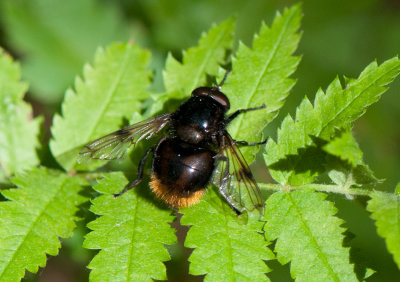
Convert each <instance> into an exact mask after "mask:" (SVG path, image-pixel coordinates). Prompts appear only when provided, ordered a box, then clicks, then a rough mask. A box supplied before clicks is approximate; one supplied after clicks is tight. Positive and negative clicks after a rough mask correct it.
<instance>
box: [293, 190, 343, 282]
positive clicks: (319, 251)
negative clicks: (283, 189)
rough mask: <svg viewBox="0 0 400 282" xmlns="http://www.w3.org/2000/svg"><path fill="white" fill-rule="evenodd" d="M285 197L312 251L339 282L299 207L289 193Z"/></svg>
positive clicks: (338, 281)
mask: <svg viewBox="0 0 400 282" xmlns="http://www.w3.org/2000/svg"><path fill="white" fill-rule="evenodd" d="M286 196H287V197H288V198H289V200H290V202H291V204H292V206H293V207H294V209H295V211H296V215H297V217H298V219H299V221H300V224H301V225H302V226H303V230H304V231H305V233H306V235H307V236H308V237H309V238H310V242H311V245H312V246H313V247H314V249H315V250H316V253H317V256H318V257H319V258H320V260H321V261H322V262H323V264H324V265H325V266H326V268H327V269H328V271H329V272H330V273H331V276H332V277H333V279H334V280H335V281H337V282H340V279H339V277H338V276H337V274H336V273H335V272H334V270H333V269H332V267H331V266H330V264H329V261H328V258H327V257H326V256H325V254H324V252H323V251H322V250H321V249H320V247H319V245H318V243H317V241H316V239H315V238H314V236H313V234H312V231H311V230H310V228H309V227H308V224H307V222H305V220H304V219H303V215H302V213H301V210H300V207H299V206H297V204H296V202H295V200H294V199H293V197H292V195H291V193H290V192H289V193H288V192H287V193H286Z"/></svg>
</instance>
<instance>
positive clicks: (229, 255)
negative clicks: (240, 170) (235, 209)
mask: <svg viewBox="0 0 400 282" xmlns="http://www.w3.org/2000/svg"><path fill="white" fill-rule="evenodd" d="M220 203H221V208H222V211H223V215H224V220H223V222H224V228H225V234H226V242H227V245H228V260H229V261H228V263H229V268H230V270H231V271H230V276H231V281H232V282H235V281H236V280H235V276H234V264H233V254H232V242H231V237H230V229H229V226H228V221H229V220H230V219H229V218H228V216H227V211H226V204H225V203H224V202H223V201H222V200H220Z"/></svg>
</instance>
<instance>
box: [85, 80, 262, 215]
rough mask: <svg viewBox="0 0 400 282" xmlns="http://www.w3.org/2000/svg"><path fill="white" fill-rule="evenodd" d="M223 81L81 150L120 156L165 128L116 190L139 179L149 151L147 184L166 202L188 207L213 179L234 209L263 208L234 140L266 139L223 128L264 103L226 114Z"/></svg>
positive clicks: (91, 154)
mask: <svg viewBox="0 0 400 282" xmlns="http://www.w3.org/2000/svg"><path fill="white" fill-rule="evenodd" d="M225 78H226V76H225ZM225 78H224V80H225ZM222 83H223V82H222ZM222 83H221V84H220V85H218V86H213V87H199V88H196V89H195V90H193V92H192V94H191V97H190V98H189V99H188V100H186V101H185V102H184V103H183V104H182V105H181V106H180V107H179V108H178V110H176V111H175V112H173V113H167V114H162V115H159V116H156V117H152V118H149V119H146V120H144V121H142V122H139V123H135V124H133V125H130V126H127V127H124V128H122V129H119V130H117V131H115V132H113V133H110V134H108V135H106V136H104V137H101V138H99V139H97V140H95V141H93V142H90V143H89V144H87V145H86V146H85V147H84V148H83V149H82V150H81V151H80V154H81V155H83V156H85V157H90V158H93V159H101V160H113V159H119V158H122V157H124V155H125V153H126V151H127V149H128V147H130V146H131V145H132V144H133V145H136V144H137V143H138V142H140V141H142V140H144V139H150V138H152V137H154V136H155V135H157V133H159V132H160V131H161V130H162V129H163V128H167V130H166V134H164V136H163V137H161V138H160V140H159V142H158V143H157V145H156V146H154V147H151V148H150V149H148V150H147V151H146V153H145V154H144V156H143V158H142V159H141V161H140V163H139V167H138V178H137V179H136V180H135V181H133V182H132V183H131V184H130V185H129V186H127V187H126V188H125V189H124V190H123V191H121V192H120V193H119V194H117V195H121V194H122V193H124V192H126V191H127V190H129V189H131V188H133V187H135V186H137V185H138V184H139V183H140V182H141V181H142V179H143V170H144V166H145V163H146V160H147V159H148V157H149V155H150V154H153V161H152V174H151V181H150V183H149V185H150V188H151V189H152V191H153V192H154V194H155V195H156V196H157V197H158V198H160V199H161V200H162V201H164V202H165V203H167V204H168V205H169V206H170V207H172V208H181V207H187V206H191V205H193V204H195V203H197V202H199V201H200V198H201V197H202V195H203V194H204V191H205V189H206V187H207V185H208V184H209V183H210V182H213V183H214V184H215V185H216V186H217V187H218V188H219V191H220V193H221V194H222V195H223V197H224V198H225V199H226V201H227V202H228V203H229V205H230V206H231V207H232V208H233V209H234V210H235V211H236V212H237V213H241V212H242V211H243V210H253V209H258V210H259V211H261V212H262V211H263V200H262V195H261V192H260V189H259V188H258V186H257V183H256V181H255V180H254V177H253V174H252V172H251V170H250V168H249V166H248V164H247V162H246V160H245V159H244V157H243V155H242V153H241V152H240V150H239V148H238V145H245V146H246V145H260V144H265V142H266V141H264V142H260V143H248V142H245V141H236V140H234V139H233V138H232V137H231V136H230V135H229V133H228V132H227V130H226V127H227V125H228V124H229V123H230V122H231V121H232V120H233V119H234V118H236V117H237V116H238V115H239V114H241V113H245V112H248V111H254V110H259V109H263V108H265V105H263V106H260V107H256V108H248V109H240V110H237V111H235V112H234V113H232V114H231V115H229V116H226V113H227V111H228V110H229V108H230V102H229V99H228V97H227V96H226V95H225V94H224V93H222V92H221V85H222ZM245 197H246V200H245Z"/></svg>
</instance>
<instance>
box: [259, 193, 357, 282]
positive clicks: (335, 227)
mask: <svg viewBox="0 0 400 282" xmlns="http://www.w3.org/2000/svg"><path fill="white" fill-rule="evenodd" d="M325 198H326V195H324V194H321V193H315V192H311V191H295V192H292V193H286V192H284V191H281V192H276V193H274V194H273V195H272V196H271V197H269V199H268V200H267V202H266V209H265V220H266V221H267V224H266V225H265V227H264V230H265V237H266V238H267V239H268V240H271V241H272V240H277V242H276V245H275V252H276V253H277V259H278V260H279V262H280V263H282V264H285V263H287V262H289V261H291V274H292V277H293V278H296V279H298V280H300V281H357V279H356V275H355V274H354V271H353V266H352V265H351V264H350V263H349V262H350V259H349V249H348V248H344V247H343V246H342V244H343V239H344V237H343V235H342V233H343V232H344V228H343V227H340V225H341V224H342V223H343V221H342V220H341V219H339V218H337V217H335V216H334V215H335V213H336V208H335V207H334V205H333V203H331V202H329V201H325ZM327 242H329V243H327Z"/></svg>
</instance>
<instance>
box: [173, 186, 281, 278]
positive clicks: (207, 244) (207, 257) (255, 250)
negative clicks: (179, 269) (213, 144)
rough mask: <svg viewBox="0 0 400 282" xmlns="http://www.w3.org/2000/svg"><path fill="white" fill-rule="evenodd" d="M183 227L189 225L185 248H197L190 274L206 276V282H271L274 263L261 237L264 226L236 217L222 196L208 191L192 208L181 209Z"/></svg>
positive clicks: (252, 220) (191, 259)
mask: <svg viewBox="0 0 400 282" xmlns="http://www.w3.org/2000/svg"><path fill="white" fill-rule="evenodd" d="M180 212H181V213H182V214H183V216H182V218H181V224H182V225H190V226H191V227H190V229H189V231H188V233H187V236H186V240H185V246H186V247H188V248H194V251H193V253H192V254H191V256H190V257H189V261H190V262H191V263H190V268H189V272H190V273H191V274H193V275H205V274H206V278H205V280H206V281H268V280H269V279H268V278H267V276H265V273H266V272H269V271H270V269H269V268H268V267H267V265H266V264H265V262H264V260H271V259H273V257H274V256H273V254H272V252H271V251H270V250H269V249H268V248H267V244H268V242H266V241H265V240H264V239H263V237H262V236H261V235H260V234H259V233H258V232H261V227H262V223H261V222H259V221H256V220H254V219H252V218H249V219H248V220H249V222H248V223H247V224H246V218H245V215H246V214H243V215H242V216H239V217H238V216H237V215H236V213H235V212H234V211H233V210H232V208H230V206H229V205H228V204H227V203H226V201H225V200H224V199H223V198H222V197H221V195H220V194H219V193H218V194H217V193H216V192H215V191H214V190H213V189H208V190H207V193H206V195H205V196H204V197H203V199H202V200H201V202H200V203H199V204H197V205H196V206H195V207H193V208H185V209H181V210H180Z"/></svg>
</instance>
